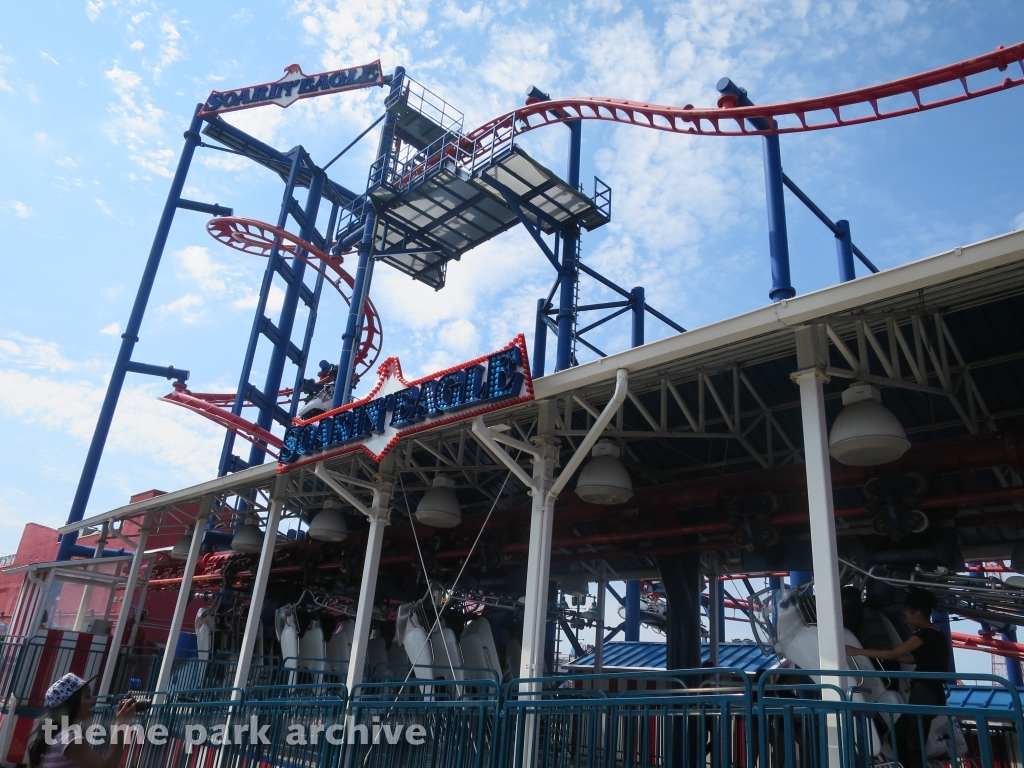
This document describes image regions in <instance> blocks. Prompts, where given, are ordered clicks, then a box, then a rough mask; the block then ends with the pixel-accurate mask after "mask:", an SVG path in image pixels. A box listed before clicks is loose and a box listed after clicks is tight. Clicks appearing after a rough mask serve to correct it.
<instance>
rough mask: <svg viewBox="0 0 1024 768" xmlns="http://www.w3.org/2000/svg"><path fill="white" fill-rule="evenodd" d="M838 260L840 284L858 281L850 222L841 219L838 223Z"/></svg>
mask: <svg viewBox="0 0 1024 768" xmlns="http://www.w3.org/2000/svg"><path fill="white" fill-rule="evenodd" d="M836 229H838V230H839V234H837V235H836V258H838V259H839V282H841V283H846V282H849V281H850V280H856V279H857V273H856V272H855V271H854V269H853V239H852V238H851V237H850V222H848V221H847V220H846V219H840V220H839V221H837V222H836Z"/></svg>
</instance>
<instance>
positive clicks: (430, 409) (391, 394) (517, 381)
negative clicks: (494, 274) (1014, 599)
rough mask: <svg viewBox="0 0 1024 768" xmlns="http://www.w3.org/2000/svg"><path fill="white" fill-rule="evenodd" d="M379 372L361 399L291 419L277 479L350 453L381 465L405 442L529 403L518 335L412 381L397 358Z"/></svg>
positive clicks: (525, 364) (529, 386) (523, 350)
mask: <svg viewBox="0 0 1024 768" xmlns="http://www.w3.org/2000/svg"><path fill="white" fill-rule="evenodd" d="M377 373H378V375H379V377H380V379H379V380H378V382H377V386H376V387H374V388H373V391H372V392H370V394H368V395H367V396H366V397H364V398H362V399H361V400H357V401H355V402H352V403H349V404H348V405H343V406H341V407H340V408H336V409H334V410H333V411H328V412H327V413H325V414H322V415H320V416H316V417H314V418H312V419H307V420H305V421H303V420H301V419H296V420H295V421H294V422H293V424H292V426H291V427H289V428H288V429H287V430H286V431H285V434H284V446H283V447H282V448H281V455H280V456H279V462H280V463H279V464H278V472H284V471H286V470H288V469H290V468H292V467H297V466H301V465H302V464H306V463H309V462H313V461H321V460H322V459H326V458H328V457H331V456H337V455H339V454H342V453H348V452H349V451H355V450H361V451H364V452H365V453H366V454H367V455H368V456H370V458H372V459H373V460H374V461H380V460H381V459H383V458H384V456H385V455H387V453H388V451H390V450H391V449H392V448H393V447H394V445H395V443H397V442H398V441H399V440H401V439H402V438H403V437H405V436H406V435H411V434H414V433H416V432H422V431H423V430H425V429H432V428H434V427H437V426H440V425H443V424H450V423H452V422H456V421H462V420H464V419H470V418H474V417H476V416H478V415H480V414H483V413H490V412H491V411H496V410H498V409H500V408H507V407H508V406H510V405H515V404H517V403H524V402H527V401H529V400H532V399H533V379H532V378H531V377H530V365H529V362H528V360H527V357H526V340H525V338H524V337H523V335H522V334H520V335H519V336H517V337H516V338H515V339H514V340H513V341H512V342H511V343H509V345H508V346H506V347H504V348H503V349H499V350H498V351H497V352H493V353H491V354H490V355H485V356H483V357H479V358H477V359H476V360H471V361H469V362H468V363H463V364H462V365H459V366H456V367H454V368H449V369H448V370H445V371H440V372H438V373H435V374H433V375H431V376H426V377H424V378H422V379H417V380H416V381H406V380H405V379H404V378H403V377H402V367H401V364H400V363H399V362H398V358H397V357H389V358H388V359H387V360H385V361H384V362H383V363H381V365H380V367H379V368H378V369H377Z"/></svg>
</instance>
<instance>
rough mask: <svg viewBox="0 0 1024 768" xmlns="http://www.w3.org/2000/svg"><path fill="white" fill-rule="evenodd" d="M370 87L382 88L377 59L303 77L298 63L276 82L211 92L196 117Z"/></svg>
mask: <svg viewBox="0 0 1024 768" xmlns="http://www.w3.org/2000/svg"><path fill="white" fill-rule="evenodd" d="M372 85H384V75H383V73H382V72H381V71H380V61H379V60H378V61H375V62H373V63H372V64H367V65H365V66H362V67H349V68H348V69H336V70H334V71H333V72H321V73H320V74H317V75H306V74H305V73H303V71H302V69H301V67H299V65H298V64H292V65H290V66H288V67H285V70H284V77H282V78H281V79H280V80H278V81H276V82H273V83H263V84H262V85H252V86H249V87H248V88H236V89H235V90H233V91H214V92H213V93H211V94H210V97H209V98H208V99H207V100H206V103H205V104H203V107H202V109H200V110H199V115H200V116H201V117H207V116H209V115H217V114H220V113H221V112H234V111H235V110H238V109H248V108H249V107H260V106H263V105H264V104H276V105H277V106H279V107H288V106H291V105H292V104H293V103H294V102H296V101H298V100H299V99H308V98H309V97H310V96H323V95H325V94H328V93H341V92H342V91H351V90H353V89H355V88H366V87H369V86H372Z"/></svg>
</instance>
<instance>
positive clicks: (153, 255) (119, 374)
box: [57, 104, 203, 560]
mask: <svg viewBox="0 0 1024 768" xmlns="http://www.w3.org/2000/svg"><path fill="white" fill-rule="evenodd" d="M201 106H202V105H201V104H200V105H198V106H196V111H195V113H194V114H193V116H192V122H191V123H190V124H189V127H188V131H187V132H186V133H185V146H184V147H183V148H182V150H181V157H180V158H178V167H177V169H176V170H175V172H174V178H173V179H172V180H171V188H170V190H169V191H168V193H167V201H166V202H165V203H164V211H163V213H162V214H161V216H160V223H159V224H158V225H157V228H156V235H155V236H154V237H153V245H152V246H151V247H150V249H149V258H148V259H147V260H146V267H145V269H143V271H142V280H141V281H139V290H138V292H137V293H136V294H135V303H134V304H133V305H132V312H131V315H129V317H128V325H127V326H126V327H125V330H124V333H122V334H121V348H120V349H119V350H118V353H117V360H116V361H115V362H114V370H113V371H112V372H111V374H110V382H109V383H108V384H107V393H106V395H104V397H103V405H102V406H101V407H100V415H99V418H98V419H97V420H96V429H95V430H94V431H93V434H92V441H91V442H90V443H89V450H88V452H87V453H86V455H85V465H84V466H83V467H82V475H81V477H80V478H79V480H78V488H77V489H76V490H75V498H74V500H73V501H72V502H71V510H70V512H69V513H68V523H69V524H70V523H77V522H78V521H80V520H81V519H82V518H83V517H85V508H86V507H87V506H88V504H89V496H90V495H91V494H92V487H93V483H94V482H95V481H96V472H97V470H98V469H99V465H100V459H101V458H102V456H103V448H104V446H105V445H106V443H107V435H108V434H109V433H110V425H111V423H112V422H113V420H114V411H115V410H117V401H118V399H119V398H120V396H121V389H122V388H123V387H124V379H125V376H126V375H127V373H128V368H129V365H130V363H131V359H132V352H133V351H134V350H135V344H136V343H137V342H138V341H139V329H140V328H141V327H142V318H143V317H144V316H145V314H146V305H147V304H148V303H149V296H150V294H151V293H152V291H153V283H154V282H155V281H156V273H157V270H158V269H159V268H160V259H161V258H162V257H163V253H164V247H165V246H166V245H167V235H168V234H169V233H170V231H171V224H172V223H173V221H174V211H175V209H176V208H177V207H178V203H179V201H180V200H181V192H182V189H183V188H184V186H185V178H186V177H187V176H188V169H189V166H190V165H191V164H192V156H193V155H194V154H195V149H196V147H197V146H198V145H199V129H200V128H201V127H202V125H203V121H202V119H201V118H200V117H199V108H200V107H201ZM77 541H78V534H77V533H68V534H65V535H64V536H62V537H61V541H60V548H59V549H58V550H57V559H58V560H69V559H71V554H70V553H71V551H72V547H74V546H75V544H76V543H77Z"/></svg>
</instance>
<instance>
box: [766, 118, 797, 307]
mask: <svg viewBox="0 0 1024 768" xmlns="http://www.w3.org/2000/svg"><path fill="white" fill-rule="evenodd" d="M763 139H764V187H765V197H766V198H767V199H768V251H769V254H770V256H771V264H772V289H771V290H770V291H769V292H768V298H770V299H771V300H772V301H782V300H783V299H791V298H793V296H795V295H796V290H795V289H794V288H793V281H792V279H791V278H790V275H789V234H788V232H787V231H786V200H785V198H784V197H783V194H782V189H783V187H782V150H781V149H780V147H779V137H778V136H764V137H763Z"/></svg>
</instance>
